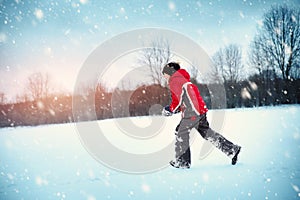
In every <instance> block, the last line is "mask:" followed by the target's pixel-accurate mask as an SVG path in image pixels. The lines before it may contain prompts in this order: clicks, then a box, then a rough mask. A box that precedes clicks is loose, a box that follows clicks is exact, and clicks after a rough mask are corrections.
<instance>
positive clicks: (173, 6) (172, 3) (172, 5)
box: [168, 1, 176, 11]
mask: <svg viewBox="0 0 300 200" xmlns="http://www.w3.org/2000/svg"><path fill="white" fill-rule="evenodd" d="M168 7H169V9H170V10H171V11H174V10H176V5H175V3H174V2H172V1H170V2H169V4H168Z"/></svg>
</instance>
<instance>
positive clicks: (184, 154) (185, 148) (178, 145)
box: [175, 123, 191, 164]
mask: <svg viewBox="0 0 300 200" xmlns="http://www.w3.org/2000/svg"><path fill="white" fill-rule="evenodd" d="M180 125H181V123H180V124H178V126H177V127H176V130H175V137H176V141H175V153H176V155H175V158H176V160H177V161H179V162H187V163H188V164H191V151H190V146H189V132H188V131H186V132H182V130H181V132H180V134H178V131H179V127H180Z"/></svg>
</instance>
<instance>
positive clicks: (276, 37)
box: [254, 6, 300, 80]
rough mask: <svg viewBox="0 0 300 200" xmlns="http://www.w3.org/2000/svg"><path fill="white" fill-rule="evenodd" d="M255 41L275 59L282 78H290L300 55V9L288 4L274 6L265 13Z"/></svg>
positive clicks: (267, 54)
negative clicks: (290, 6) (289, 6)
mask: <svg viewBox="0 0 300 200" xmlns="http://www.w3.org/2000/svg"><path fill="white" fill-rule="evenodd" d="M254 42H256V43H257V45H258V46H259V47H260V48H261V49H263V51H264V52H265V56H268V57H267V58H266V59H269V60H272V61H273V60H274V64H275V66H276V67H277V68H278V69H279V70H280V72H281V76H282V78H283V79H284V80H289V79H290V78H291V70H292V68H296V67H297V61H298V62H299V57H300V11H299V10H293V9H290V8H288V7H287V6H278V7H273V8H272V9H271V10H270V11H269V12H267V13H266V14H265V15H264V21H263V26H262V27H261V29H260V30H259V33H258V36H257V37H256V39H255V41H254Z"/></svg>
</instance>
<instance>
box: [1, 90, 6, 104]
mask: <svg viewBox="0 0 300 200" xmlns="http://www.w3.org/2000/svg"><path fill="white" fill-rule="evenodd" d="M5 101H6V98H5V94H4V92H0V104H5Z"/></svg>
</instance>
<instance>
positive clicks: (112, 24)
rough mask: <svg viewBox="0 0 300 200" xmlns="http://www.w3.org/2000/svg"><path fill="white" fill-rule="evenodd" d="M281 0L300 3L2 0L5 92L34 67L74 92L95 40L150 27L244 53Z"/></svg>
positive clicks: (1, 83)
mask: <svg viewBox="0 0 300 200" xmlns="http://www.w3.org/2000/svg"><path fill="white" fill-rule="evenodd" d="M282 4H286V5H288V6H290V7H297V8H299V7H300V3H299V0H283V1H282V0H280V1H279V0H272V1H262V0H232V1H227V0H218V1H204V0H202V1H201V0H198V1H175V0H173V1H153V0H152V1H150V0H146V1H144V0H143V1H96V0H49V1H46V0H41V1H31V0H26V1H25V0H0V92H3V93H5V94H6V96H7V98H8V99H13V97H15V96H16V95H17V94H19V95H20V94H22V93H23V92H24V91H26V87H25V86H26V80H27V77H28V76H29V75H30V74H32V73H35V72H42V73H48V74H49V75H50V78H51V80H52V85H53V87H54V88H56V90H57V89H60V90H63V91H70V90H72V88H73V87H74V82H75V80H76V77H77V75H78V72H79V70H80V67H81V66H82V64H83V63H84V61H85V60H86V58H87V57H88V56H89V54H90V53H91V52H93V50H94V49H95V48H96V47H97V46H99V45H100V44H102V43H103V42H104V41H107V40H109V39H110V38H112V37H114V36H116V35H118V34H121V33H124V32H127V31H130V30H135V29H140V28H146V27H158V28H165V29H170V30H174V31H177V32H179V33H182V34H184V35H186V36H187V37H190V38H191V39H192V40H194V41H195V42H197V43H198V44H199V45H200V46H201V47H202V48H203V49H204V50H205V51H206V52H207V53H208V55H210V56H212V55H213V54H214V53H215V52H216V51H217V50H218V49H219V48H222V47H224V46H225V45H228V44H232V43H234V44H238V45H240V46H241V47H242V48H243V55H246V51H247V47H248V46H249V44H250V42H251V40H252V39H253V36H254V34H255V32H256V30H257V27H259V26H261V24H262V18H263V14H264V13H265V12H267V11H268V10H269V9H270V8H271V6H272V5H282ZM129 65H130V66H131V64H129Z"/></svg>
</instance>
